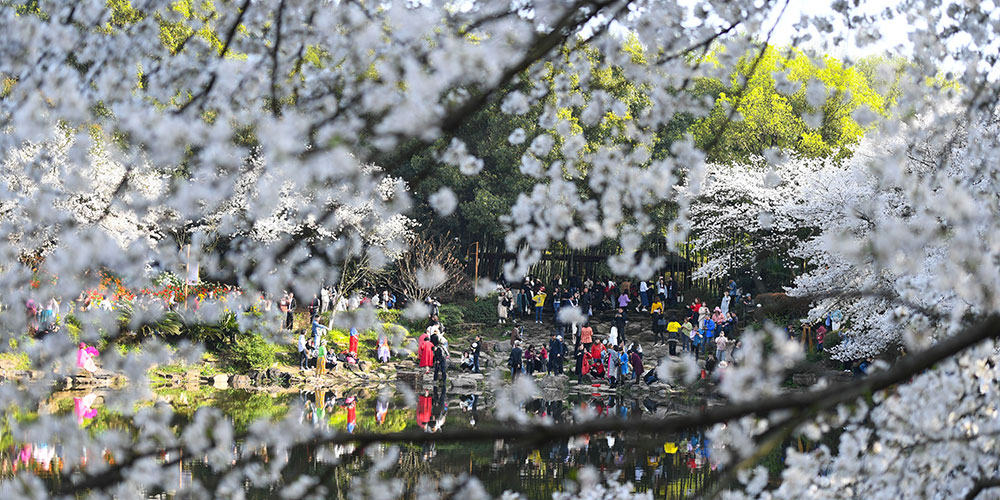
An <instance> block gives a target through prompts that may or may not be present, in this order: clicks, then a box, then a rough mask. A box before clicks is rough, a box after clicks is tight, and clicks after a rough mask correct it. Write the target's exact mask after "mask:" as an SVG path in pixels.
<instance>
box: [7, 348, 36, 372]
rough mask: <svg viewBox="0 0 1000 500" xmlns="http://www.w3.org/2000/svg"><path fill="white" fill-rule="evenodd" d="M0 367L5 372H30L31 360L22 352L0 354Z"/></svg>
mask: <svg viewBox="0 0 1000 500" xmlns="http://www.w3.org/2000/svg"><path fill="white" fill-rule="evenodd" d="M0 367H3V368H4V369H6V370H30V369H31V359H30V358H29V357H28V354H27V353H23V352H17V353H15V352H4V353H0Z"/></svg>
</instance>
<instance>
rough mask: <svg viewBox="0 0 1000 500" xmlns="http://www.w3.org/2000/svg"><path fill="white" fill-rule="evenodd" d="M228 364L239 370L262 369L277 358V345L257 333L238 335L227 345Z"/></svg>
mask: <svg viewBox="0 0 1000 500" xmlns="http://www.w3.org/2000/svg"><path fill="white" fill-rule="evenodd" d="M229 355H230V358H229V360H228V361H229V364H230V365H231V366H232V367H233V368H237V369H240V370H249V369H263V368H267V367H269V366H271V365H273V364H274V362H275V361H276V360H277V355H278V346H276V345H274V344H272V343H270V342H268V341H267V340H265V339H264V337H261V336H260V334H259V333H248V334H246V335H240V336H238V337H237V338H236V342H234V343H233V344H232V345H231V346H230V347H229Z"/></svg>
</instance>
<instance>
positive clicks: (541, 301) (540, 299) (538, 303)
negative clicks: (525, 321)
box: [531, 286, 545, 324]
mask: <svg viewBox="0 0 1000 500" xmlns="http://www.w3.org/2000/svg"><path fill="white" fill-rule="evenodd" d="M531 300H534V301H535V323H539V324H540V323H541V322H542V308H543V307H545V287H544V286H543V287H540V288H539V289H538V293H536V294H535V295H534V296H533V297H532V298H531Z"/></svg>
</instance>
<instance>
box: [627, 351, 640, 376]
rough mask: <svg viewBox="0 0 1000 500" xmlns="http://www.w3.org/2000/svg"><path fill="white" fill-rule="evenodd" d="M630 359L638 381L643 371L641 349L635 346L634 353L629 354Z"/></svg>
mask: <svg viewBox="0 0 1000 500" xmlns="http://www.w3.org/2000/svg"><path fill="white" fill-rule="evenodd" d="M628 359H629V363H631V364H632V374H633V376H634V378H635V381H636V382H638V381H639V377H641V376H642V373H643V370H642V356H640V355H639V351H638V350H637V349H634V348H633V349H632V353H631V354H629V355H628Z"/></svg>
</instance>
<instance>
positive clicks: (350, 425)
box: [344, 396, 358, 433]
mask: <svg viewBox="0 0 1000 500" xmlns="http://www.w3.org/2000/svg"><path fill="white" fill-rule="evenodd" d="M344 406H345V407H347V432H349V433H351V432H354V429H355V427H357V426H358V415H357V410H356V407H357V399H356V398H355V397H354V396H349V397H348V398H347V399H346V400H345V401H344Z"/></svg>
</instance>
